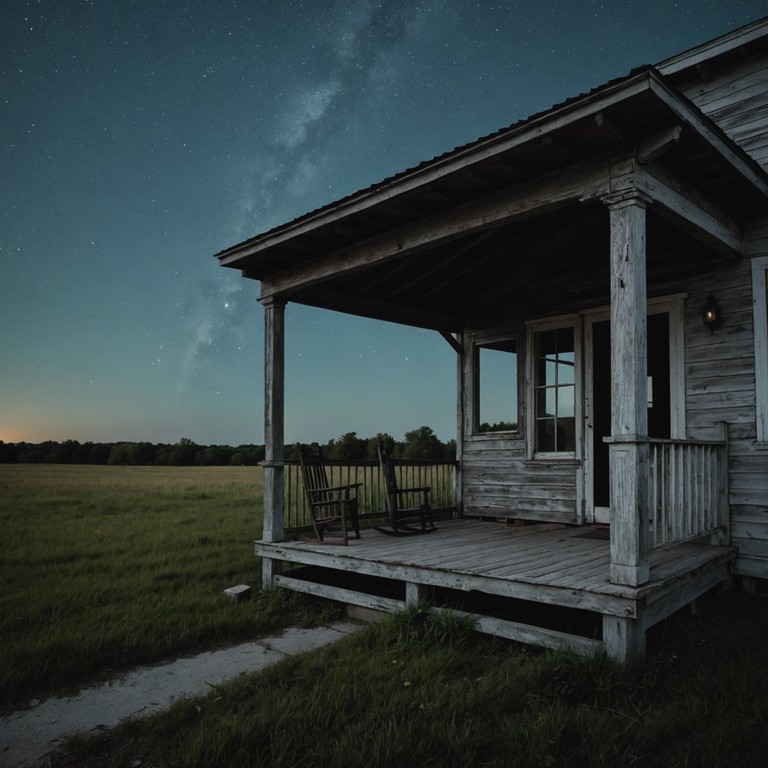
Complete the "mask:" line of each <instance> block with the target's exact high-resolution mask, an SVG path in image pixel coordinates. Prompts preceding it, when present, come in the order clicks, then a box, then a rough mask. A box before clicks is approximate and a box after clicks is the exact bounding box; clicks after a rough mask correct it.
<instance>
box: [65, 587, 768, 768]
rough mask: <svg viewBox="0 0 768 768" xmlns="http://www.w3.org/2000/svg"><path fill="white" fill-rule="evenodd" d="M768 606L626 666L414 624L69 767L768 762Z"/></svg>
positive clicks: (291, 664) (419, 619) (148, 727)
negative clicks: (767, 634) (766, 757)
mask: <svg viewBox="0 0 768 768" xmlns="http://www.w3.org/2000/svg"><path fill="white" fill-rule="evenodd" d="M766 631H768V605H766V602H765V600H762V601H761V600H759V599H757V600H756V599H754V598H753V599H748V598H745V597H743V596H739V595H732V594H727V593H724V594H722V595H720V596H717V597H715V598H714V599H713V600H710V601H709V604H708V606H706V608H705V611H704V615H703V617H701V618H691V617H687V618H684V619H674V620H670V621H668V622H667V623H666V625H665V626H663V627H661V628H660V631H657V632H656V633H655V634H654V636H653V637H652V638H651V653H650V655H649V657H648V659H647V660H646V661H645V662H644V663H643V664H638V665H635V666H630V667H624V668H622V667H620V666H618V665H616V664H614V663H612V662H610V661H609V660H607V659H606V658H604V657H601V656H598V657H596V658H591V659H590V658H581V657H575V656H571V655H568V654H564V653H554V652H549V651H539V650H533V649H526V648H524V647H522V646H519V645H515V644H510V643H507V642H504V641H500V640H494V639H491V638H488V637H486V636H480V635H476V634H474V633H472V632H471V631H470V630H469V629H468V628H467V626H466V623H465V622H462V621H461V620H458V619H455V618H453V617H450V616H449V617H445V616H443V617H439V618H433V617H431V616H425V615H423V614H419V613H416V612H414V611H410V612H408V613H406V614H402V615H399V616H395V617H392V618H391V619H390V620H388V621H387V622H385V623H383V624H379V625H376V626H372V627H369V628H367V629H366V630H365V631H363V632H361V633H359V634H357V635H355V636H353V637H350V638H347V639H345V640H344V641H342V642H341V643H338V644H337V645H335V646H333V647H330V648H326V649H324V650H322V651H320V652H315V653H313V654H310V655H307V656H304V657H300V658H295V659H292V660H290V661H287V662H284V663H281V664H279V665H277V666H275V667H272V668H270V669H268V670H266V671H265V672H264V673H262V674H260V675H253V676H250V677H244V678H241V679H238V680H237V681H235V682H233V683H231V684H229V685H226V686H222V687H221V688H219V689H218V690H216V691H214V692H213V693H212V694H211V695H210V696H208V697H207V698H206V699H202V700H196V701H190V702H181V703H179V704H177V705H176V706H175V707H173V708H172V709H171V710H170V711H169V712H168V713H164V714H162V715H158V716H156V717H153V718H151V719H149V720H145V721H140V722H135V723H128V724H126V725H124V726H121V727H120V728H118V729H117V730H115V731H114V732H112V733H110V734H106V735H103V734H100V735H98V736H96V737H92V738H90V739H81V740H78V741H76V742H75V743H73V744H70V745H69V746H68V747H67V748H66V749H65V750H64V751H63V752H61V753H59V755H57V756H56V757H55V758H54V760H53V765H54V766H74V765H77V766H80V767H81V768H88V766H124V765H130V764H132V763H133V762H134V761H135V760H141V761H142V762H141V765H142V768H151V767H153V766H171V765H174V766H193V765H198V766H201V765H210V766H214V765H226V766H237V767H240V768H251V767H253V766H264V767H265V768H266V766H274V767H275V768H282V767H285V768H288V766H291V767H293V766H324V767H325V766H332V767H335V768H353V767H355V768H356V767H357V766H361V765H365V766H370V767H371V768H376V767H378V766H387V767H389V766H391V767H392V768H395V767H396V766H397V767H399V766H462V767H463V766H470V765H471V766H499V767H501V766H533V767H535V768H547V767H548V766H574V767H575V766H579V767H581V766H590V768H591V767H592V766H596V767H599V766H604V767H607V768H613V767H614V766H627V767H629V766H634V767H637V766H658V767H659V768H661V767H663V768H674V767H675V766H701V767H705V768H707V767H708V768H715V767H716V766H717V767H719V768H721V767H724V766H734V768H736V767H737V766H738V768H758V767H759V766H763V765H765V762H764V761H765V754H766V750H768V728H766V725H768V649H767V648H766V644H765V642H764V638H765V636H766Z"/></svg>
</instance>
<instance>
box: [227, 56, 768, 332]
mask: <svg viewBox="0 0 768 768" xmlns="http://www.w3.org/2000/svg"><path fill="white" fill-rule="evenodd" d="M657 156H658V158H660V159H658V162H657ZM621 161H624V162H628V161H629V162H635V163H637V162H638V161H639V162H640V163H646V162H647V163H654V164H655V167H656V168H657V169H659V170H661V171H663V173H664V174H668V175H669V178H670V179H673V180H674V181H673V182H672V185H673V186H674V185H675V184H678V188H680V187H679V185H682V188H683V189H684V192H683V196H690V193H691V192H693V193H694V194H695V197H696V198H697V200H698V201H701V203H700V204H701V205H703V207H704V208H705V209H710V208H711V210H713V211H715V216H716V218H719V219H722V220H723V221H725V222H726V229H730V231H731V232H737V231H738V230H739V228H740V226H741V225H742V224H743V223H744V222H745V221H747V220H749V219H750V218H753V217H754V216H757V215H760V214H763V213H764V212H765V210H766V205H767V204H768V176H767V175H766V174H765V173H764V172H763V170H762V169H761V168H760V166H759V165H758V164H757V163H756V162H754V160H752V158H751V157H750V156H749V155H748V154H746V153H745V152H743V151H742V150H741V149H740V148H739V147H738V146H736V145H735V144H734V143H733V142H732V141H731V140H730V139H729V138H728V137H727V136H726V135H725V134H724V133H723V132H722V131H721V130H720V129H719V128H718V127H717V126H716V125H715V124H714V123H712V122H711V121H710V120H709V119H707V118H706V117H705V116H703V115H702V114H701V112H699V111H698V110H697V109H696V107H694V106H693V105H692V104H691V103H690V102H689V101H688V100H687V99H685V98H684V97H683V96H681V95H680V94H679V93H678V92H677V91H675V90H674V89H673V88H672V87H671V86H670V85H669V83H668V82H667V81H666V80H665V78H664V77H663V76H662V75H660V74H659V72H658V71H657V70H656V69H654V68H653V67H650V66H648V67H643V68H641V69H639V70H635V71H634V72H632V73H630V74H629V75H628V76H626V77H624V78H621V79H618V80H615V81H612V82H610V83H607V84H606V85H604V86H601V87H599V88H597V89H595V90H593V91H591V92H589V93H587V94H583V95H581V96H579V97H576V98H573V99H570V100H568V101H566V102H564V103H562V104H560V105H557V106H555V107H552V108H551V109H549V110H547V111H546V112H543V113H540V114H537V115H534V116H532V117H530V118H528V119H526V120H523V121H520V122H518V123H516V124H514V125H512V126H510V127H508V128H505V129H503V130H501V131H498V132H496V133H494V134H491V135H489V136H486V137H484V138H481V139H479V140H477V141H475V142H473V143H471V144H468V145H466V146H464V147H460V148H458V149H455V150H453V151H452V152H449V153H446V154H444V155H441V156H439V157H437V158H435V159H433V160H430V161H427V162H424V163H421V164H420V165H418V166H416V167H415V168H412V169H410V170H407V171H405V172H403V173H400V174H398V175H395V176H393V177H391V178H389V179H386V180H384V181H382V182H380V183H378V184H375V185H373V186H372V187H369V188H368V189H365V190H362V191H360V192H358V193H355V194H353V195H351V196H349V197H346V198H343V199H341V200H338V201H336V202H334V203H331V204H329V205H327V206H325V207H323V208H320V209H318V210H316V211H313V212H311V213H308V214H306V215H304V216H302V217H300V218H298V219H296V220H294V221H292V222H289V223H287V224H284V225H282V226H279V227H277V228H275V229H272V230H270V231H269V232H266V233H264V234H261V235H258V236H256V237H254V238H251V239H249V240H247V241H245V242H243V243H241V244H239V245H236V246H233V247H231V248H228V249H226V250H224V251H221V252H220V253H218V254H217V258H218V259H219V261H220V263H221V264H222V265H223V266H227V267H232V268H237V269H240V270H241V271H242V273H243V275H244V276H246V277H250V278H253V279H257V280H261V281H262V298H270V297H274V298H282V299H286V300H290V301H295V302H298V303H304V304H309V305H315V306H320V307H325V308H329V309H336V310H339V311H344V312H349V313H352V314H359V315H364V316H367V317H374V318H380V319H386V320H392V321H395V322H401V323H407V324H410V325H415V326H422V327H428V328H437V329H440V330H443V331H459V330H462V329H464V328H466V327H468V325H471V324H472V323H474V322H479V321H480V320H481V318H484V316H485V315H486V313H487V308H488V307H489V306H490V305H491V304H493V306H494V312H497V313H498V312H504V307H505V306H506V307H507V308H509V307H513V306H514V307H515V308H516V310H517V311H518V312H521V313H523V312H524V311H525V304H526V301H528V300H529V299H530V297H531V295H532V292H534V291H535V295H536V301H537V302H538V304H539V305H541V304H542V303H545V304H547V305H549V306H554V307H560V308H562V307H565V306H567V307H578V306H580V305H584V306H587V305H589V304H590V303H592V304H593V303H594V302H595V301H599V300H605V299H607V293H606V291H607V269H608V260H607V245H608V244H607V221H608V216H607V211H606V210H605V207H604V206H603V205H601V204H600V198H601V197H602V196H604V195H605V194H606V193H608V192H610V191H611V190H612V189H613V187H614V184H615V183H617V182H616V181H615V180H616V178H617V176H618V175H620V173H621V170H618V171H617V167H618V165H617V164H618V163H620V162H621ZM697 204H699V203H697ZM721 214H722V215H721ZM667 218H668V217H667ZM686 229H687V230H690V227H687V228H686V227H683V228H681V227H680V226H679V222H675V223H670V222H669V221H668V220H667V219H666V218H663V217H661V216H657V215H656V214H655V211H654V208H652V209H651V216H650V217H649V233H648V239H649V248H648V251H649V265H648V269H649V283H650V282H652V276H653V274H654V270H656V272H658V275H659V279H660V280H661V279H674V278H675V277H676V276H679V275H683V274H687V273H688V271H689V269H690V265H691V264H692V263H693V262H694V260H695V263H696V264H697V265H698V266H699V268H706V265H707V264H708V263H711V262H714V261H718V260H719V259H720V257H721V255H720V253H719V251H720V249H719V248H718V243H716V242H714V240H712V242H706V241H705V245H704V246H702V245H701V243H697V247H696V248H695V249H693V248H691V239H690V234H689V233H688V232H687V231H686ZM563 253H567V254H568V257H567V259H563V258H562V256H560V258H558V260H557V261H553V259H555V258H556V256H557V255H558V254H563ZM511 275H514V280H513V284H511V283H510V279H509V278H510V276H511ZM576 275H579V277H580V279H579V280H575V279H574V278H575V277H576ZM584 275H590V276H592V277H591V279H590V278H587V279H586V280H585V279H584ZM486 319H487V318H486Z"/></svg>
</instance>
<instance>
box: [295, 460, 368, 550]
mask: <svg viewBox="0 0 768 768" xmlns="http://www.w3.org/2000/svg"><path fill="white" fill-rule="evenodd" d="M299 463H300V464H301V477H302V480H303V481H304V492H305V494H306V497H307V504H308V506H309V511H310V514H311V515H312V527H313V528H314V531H315V536H317V539H318V541H324V540H325V535H326V533H328V532H330V531H331V530H333V529H337V528H338V533H339V535H340V536H341V540H342V543H343V544H344V545H346V544H347V543H348V540H349V530H350V528H351V529H352V530H353V531H354V532H355V538H358V539H359V538H360V523H359V521H358V509H357V489H358V488H359V487H360V486H361V485H362V483H352V484H349V485H330V483H329V482H328V473H327V472H326V469H325V462H324V461H323V454H322V452H321V451H320V449H319V448H318V450H317V453H309V452H307V451H303V450H302V449H301V448H299ZM334 532H335V531H334Z"/></svg>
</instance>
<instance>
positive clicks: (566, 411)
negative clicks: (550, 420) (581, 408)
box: [557, 387, 576, 418]
mask: <svg viewBox="0 0 768 768" xmlns="http://www.w3.org/2000/svg"><path fill="white" fill-rule="evenodd" d="M575 394H576V390H575V388H574V387H558V388H557V417H558V418H562V417H564V416H575V415H576V407H575V405H576V404H575V403H574V396H575Z"/></svg>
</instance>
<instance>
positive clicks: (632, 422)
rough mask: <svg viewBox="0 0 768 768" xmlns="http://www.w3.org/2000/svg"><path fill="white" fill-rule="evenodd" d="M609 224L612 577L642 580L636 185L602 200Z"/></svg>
mask: <svg viewBox="0 0 768 768" xmlns="http://www.w3.org/2000/svg"><path fill="white" fill-rule="evenodd" d="M604 202H605V203H606V204H607V205H608V208H609V210H610V226H611V371H612V374H611V399H612V408H611V433H612V434H611V437H610V438H608V442H609V443H610V476H611V480H610V483H611V486H610V487H611V511H610V524H611V581H612V582H614V583H617V584H629V585H631V586H638V585H640V584H644V583H645V582H647V581H648V578H649V572H648V552H647V548H648V531H647V528H648V481H647V476H646V472H647V466H648V411H647V408H648V379H647V370H648V337H647V299H646V257H645V218H646V205H647V203H648V202H649V200H648V198H646V197H645V196H643V195H641V194H639V193H637V192H636V191H634V190H628V191H626V192H623V193H620V194H617V195H612V196H610V197H609V198H606V199H605V201H604Z"/></svg>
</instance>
